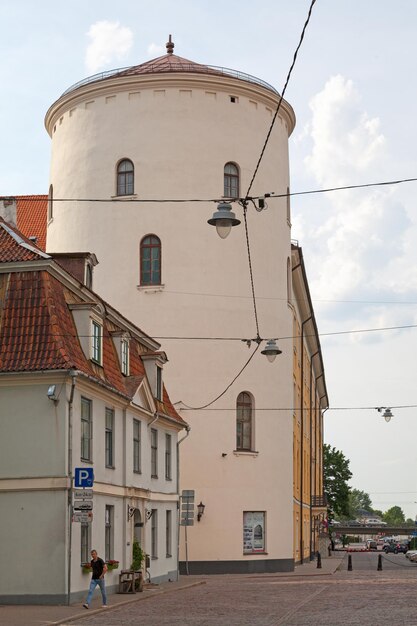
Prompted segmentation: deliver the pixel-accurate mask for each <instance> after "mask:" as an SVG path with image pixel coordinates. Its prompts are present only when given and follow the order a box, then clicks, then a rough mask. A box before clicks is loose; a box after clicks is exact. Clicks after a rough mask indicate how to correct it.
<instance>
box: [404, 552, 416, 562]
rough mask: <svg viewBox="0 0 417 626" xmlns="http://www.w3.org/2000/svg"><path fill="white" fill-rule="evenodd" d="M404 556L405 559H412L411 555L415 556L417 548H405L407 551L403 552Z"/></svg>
mask: <svg viewBox="0 0 417 626" xmlns="http://www.w3.org/2000/svg"><path fill="white" fill-rule="evenodd" d="M405 556H406V558H407V559H410V561H411V560H414V559H413V557H414V556H415V557H416V558H417V550H407V552H406V553H405Z"/></svg>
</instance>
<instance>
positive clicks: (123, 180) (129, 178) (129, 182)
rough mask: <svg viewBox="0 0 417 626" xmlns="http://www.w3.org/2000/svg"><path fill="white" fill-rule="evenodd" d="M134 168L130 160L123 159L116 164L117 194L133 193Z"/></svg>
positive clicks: (129, 194)
mask: <svg viewBox="0 0 417 626" xmlns="http://www.w3.org/2000/svg"><path fill="white" fill-rule="evenodd" d="M134 180H135V169H134V167H133V163H132V161H130V160H129V159H123V161H120V163H119V165H118V166H117V195H118V196H131V195H132V194H133V193H134Z"/></svg>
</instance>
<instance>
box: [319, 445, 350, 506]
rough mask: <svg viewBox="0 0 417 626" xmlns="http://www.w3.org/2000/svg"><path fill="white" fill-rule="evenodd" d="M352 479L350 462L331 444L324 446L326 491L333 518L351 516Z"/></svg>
mask: <svg viewBox="0 0 417 626" xmlns="http://www.w3.org/2000/svg"><path fill="white" fill-rule="evenodd" d="M351 478H352V472H351V471H350V469H349V460H348V459H347V458H346V457H345V456H344V454H343V452H341V451H340V450H336V448H334V447H333V448H331V447H330V445H329V444H327V443H326V444H324V446H323V480H324V491H325V493H326V495H327V506H328V508H329V509H330V511H331V512H332V513H331V516H333V514H334V513H336V515H348V514H349V485H348V481H349V480H350V479H351Z"/></svg>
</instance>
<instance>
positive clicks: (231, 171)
mask: <svg viewBox="0 0 417 626" xmlns="http://www.w3.org/2000/svg"><path fill="white" fill-rule="evenodd" d="M224 196H225V197H226V198H238V197H239V170H238V167H237V165H235V164H234V163H226V165H225V166H224Z"/></svg>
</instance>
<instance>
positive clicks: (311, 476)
mask: <svg viewBox="0 0 417 626" xmlns="http://www.w3.org/2000/svg"><path fill="white" fill-rule="evenodd" d="M319 353H320V350H316V352H314V354H312V355H311V359H310V560H312V556H313V551H312V549H311V546H312V544H313V503H312V500H313V359H314V357H315V356H317V354H319ZM314 391H315V390H314ZM314 395H315V393H314ZM314 458H315V457H314Z"/></svg>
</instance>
